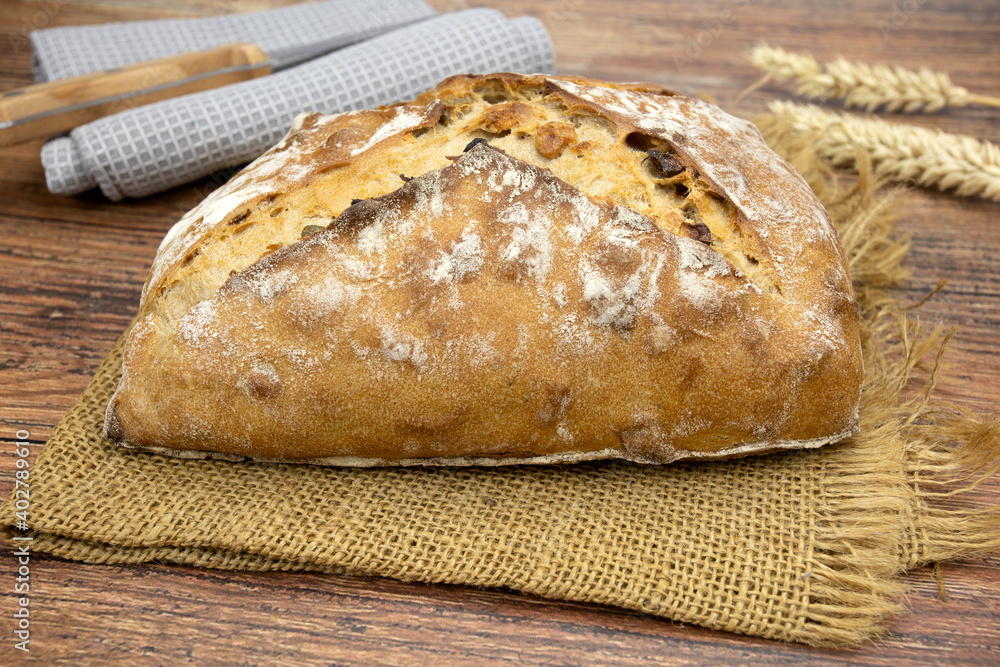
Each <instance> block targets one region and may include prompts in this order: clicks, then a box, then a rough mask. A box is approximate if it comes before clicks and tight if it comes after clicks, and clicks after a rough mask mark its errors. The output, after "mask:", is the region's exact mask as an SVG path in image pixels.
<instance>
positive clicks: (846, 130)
mask: <svg viewBox="0 0 1000 667" xmlns="http://www.w3.org/2000/svg"><path fill="white" fill-rule="evenodd" d="M768 110H769V111H770V112H771V114H773V115H774V116H775V118H777V119H778V120H779V121H781V122H787V123H789V124H791V126H792V127H793V128H794V129H795V131H796V132H798V133H811V134H814V135H815V142H816V146H817V149H818V151H819V153H820V154H821V155H822V156H824V157H826V158H827V159H829V160H830V161H831V162H833V164H835V165H838V166H853V164H854V162H855V159H856V156H857V152H858V150H862V151H864V152H865V153H866V154H867V155H868V156H869V158H870V160H871V163H872V167H873V170H874V172H875V176H876V177H877V178H880V179H887V180H892V181H897V182H903V183H916V184H917V185H922V186H924V187H929V188H937V189H938V190H952V189H954V191H955V193H957V194H959V195H963V196H977V195H978V196H980V197H984V198H986V199H992V200H995V201H1000V148H998V147H997V146H996V145H995V144H991V143H989V142H985V141H979V140H977V139H974V138H972V137H968V136H964V135H958V134H948V133H945V132H941V131H939V130H929V129H925V128H922V127H913V126H910V125H904V124H902V123H890V122H886V121H883V120H879V119H877V118H863V117H860V116H854V115H850V114H839V113H833V112H830V111H825V110H823V109H820V108H819V107H817V106H814V105H811V104H795V103H792V102H783V101H780V100H776V101H774V102H771V103H770V104H769V105H768Z"/></svg>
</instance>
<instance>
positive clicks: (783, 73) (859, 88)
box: [750, 44, 1000, 113]
mask: <svg viewBox="0 0 1000 667" xmlns="http://www.w3.org/2000/svg"><path fill="white" fill-rule="evenodd" d="M750 62H751V63H752V64H753V66H754V67H756V68H758V69H761V70H764V71H765V72H766V74H765V77H764V79H762V80H761V81H760V82H758V83H757V84H755V86H753V88H757V87H759V86H760V85H762V84H763V83H764V82H765V81H768V80H770V79H772V78H773V79H776V80H778V81H782V82H784V81H790V80H794V81H795V82H796V83H797V84H798V86H799V87H798V89H797V91H796V93H797V94H798V95H801V96H803V97H807V98H809V99H816V100H831V99H843V100H844V105H845V106H848V107H861V108H864V109H866V110H868V111H874V110H875V109H877V108H878V107H884V108H885V110H886V111H889V112H896V111H901V112H903V113H916V112H921V111H923V112H928V113H930V112H934V111H939V110H941V109H943V108H944V107H963V106H966V105H968V104H989V105H993V106H1000V99H995V98H992V97H986V96H984V95H973V94H972V93H970V92H969V91H968V90H967V89H966V88H963V87H961V86H956V85H955V84H953V83H952V82H951V78H950V77H949V76H948V75H947V74H946V73H944V72H936V71H933V70H931V69H928V68H926V67H921V68H920V69H919V70H918V71H913V70H908V69H904V68H902V67H889V66H887V65H868V64H866V63H857V62H851V61H848V60H845V59H844V58H837V59H836V60H834V61H833V62H830V63H826V64H824V65H821V64H820V63H819V62H817V61H816V59H815V58H813V57H812V56H811V55H809V54H804V53H789V52H788V51H785V50H784V49H782V48H780V47H775V46H768V45H766V44H761V45H758V46H756V47H755V48H754V49H753V51H752V52H751V54H750Z"/></svg>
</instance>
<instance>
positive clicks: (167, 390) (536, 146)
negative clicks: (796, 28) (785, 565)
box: [105, 74, 862, 465]
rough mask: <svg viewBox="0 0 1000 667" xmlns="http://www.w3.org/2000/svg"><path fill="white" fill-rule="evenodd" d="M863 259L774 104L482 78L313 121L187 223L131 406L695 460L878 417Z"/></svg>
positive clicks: (245, 438)
mask: <svg viewBox="0 0 1000 667" xmlns="http://www.w3.org/2000/svg"><path fill="white" fill-rule="evenodd" d="M861 380H862V361H861V350H860V342H859V332H858V308H857V304H856V303H855V301H854V299H853V297H852V292H851V283H850V278H849V276H848V272H847V267H846V262H845V258H844V255H843V251H842V250H841V248H840V246H839V243H838V238H837V235H836V233H835V231H834V229H833V228H832V226H831V224H830V221H829V218H828V216H827V214H826V212H825V211H824V209H823V207H822V206H821V205H820V203H819V202H818V201H817V199H816V198H815V197H814V195H813V194H812V193H811V192H810V190H809V188H808V186H807V185H806V183H805V182H804V181H803V179H802V178H801V177H800V176H799V175H798V174H796V173H795V172H794V171H793V170H792V168H791V167H790V166H789V165H788V164H787V163H786V162H784V161H783V160H781V159H780V158H779V157H778V156H777V155H775V154H774V153H773V152H772V151H771V150H770V149H769V148H768V147H767V146H766V145H765V144H764V142H763V140H762V139H761V136H760V134H759V133H758V132H757V131H756V129H755V128H754V127H753V126H752V125H750V124H749V123H747V122H745V121H742V120H739V119H736V118H733V117H731V116H729V115H727V114H725V113H724V112H722V111H720V110H719V109H718V108H716V107H714V106H712V105H710V104H707V103H705V102H702V101H699V100H695V99H691V98H688V97H685V96H683V95H680V94H677V93H674V92H672V91H669V90H664V89H661V88H657V87H654V86H646V85H614V84H609V83H604V82H599V81H594V80H588V79H582V78H571V77H546V76H520V75H513V74H496V75H489V76H459V77H453V78H451V79H448V80H446V81H444V82H443V83H441V84H440V85H439V86H438V87H437V88H435V89H434V90H431V91H429V92H427V93H425V94H423V95H421V96H420V97H419V98H417V99H416V100H414V101H413V102H410V103H405V104H399V105H395V106H392V107H388V108H380V109H376V110H366V111H357V112H350V113H345V114H341V115H338V116H323V115H318V114H305V115H302V116H300V117H299V118H298V119H296V121H295V124H294V126H293V127H292V129H291V131H290V133H289V134H288V136H287V137H286V138H285V139H284V140H282V141H281V142H280V143H279V144H278V145H277V146H275V147H274V148H273V149H271V150H270V151H269V152H268V153H266V154H265V155H263V156H262V157H261V158H260V159H258V160H257V161H256V162H254V163H253V164H251V165H250V166H248V167H247V168H246V169H244V170H243V171H242V172H241V173H240V174H239V175H237V176H236V177H234V178H233V179H232V180H231V181H230V182H229V183H227V184H226V185H225V186H223V187H221V188H219V190H217V191H216V192H215V193H213V194H212V195H211V196H209V197H208V198H207V199H206V200H205V201H204V202H202V203H201V204H200V205H199V206H197V207H196V208H195V209H193V210H192V211H191V212H189V213H188V214H187V215H186V216H184V218H183V219H182V220H181V221H180V222H179V223H178V224H177V225H176V226H175V227H174V228H173V229H172V230H171V231H170V233H169V234H168V236H167V237H166V238H165V239H164V241H163V243H162V245H161V247H160V250H159V253H158V254H157V257H156V260H155V263H154V265H153V268H152V271H151V273H150V275H149V279H148V280H147V282H146V285H145V287H144V290H143V294H142V303H141V309H140V314H139V319H138V323H137V324H136V326H135V328H134V330H133V331H132V333H131V335H130V337H129V339H128V343H127V346H126V349H125V357H124V362H123V368H122V379H121V382H120V384H119V386H118V389H117V391H116V393H115V395H114V397H113V398H112V400H111V402H110V404H109V406H108V410H107V417H106V423H105V433H106V435H107V437H108V438H109V439H110V440H111V441H112V442H115V443H117V444H120V445H123V446H126V447H130V448H136V449H145V450H152V451H156V452H162V453H166V454H171V455H176V456H196V457H201V456H214V457H223V458H237V459H242V458H245V457H247V458H254V459H271V460H291V461H302V462H314V463H325V464H334V465H394V464H401V465H494V464H512V463H549V462H569V461H581V460H588V459H599V458H622V459H628V460H631V461H636V462H642V463H667V462H670V461H674V460H677V459H684V458H724V457H730V456H738V455H744V454H749V453H754V452H768V451H775V450H779V449H787V448H797V447H815V446H819V445H822V444H824V443H828V442H832V441H835V440H838V439H841V438H843V437H845V436H847V435H850V434H851V433H853V432H854V431H855V430H856V429H857V423H858V420H857V409H858V399H859V395H860V391H861Z"/></svg>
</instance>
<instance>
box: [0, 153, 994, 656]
mask: <svg viewBox="0 0 1000 667" xmlns="http://www.w3.org/2000/svg"><path fill="white" fill-rule="evenodd" d="M788 150H791V149H790V148H789V149H788ZM800 157H801V156H800ZM798 166H799V167H800V169H803V170H804V171H806V172H807V176H809V177H810V181H811V182H812V184H813V186H814V188H817V190H819V191H821V194H822V195H823V196H824V199H825V200H826V201H827V204H828V205H829V206H830V210H831V214H832V215H833V217H834V219H835V220H837V221H838V222H839V223H840V228H841V233H842V235H843V236H844V238H845V246H846V247H847V251H848V254H849V256H851V257H852V258H853V259H855V260H857V261H856V263H855V265H854V266H852V270H854V271H855V276H856V278H857V279H858V280H860V281H861V282H860V283H858V284H857V286H858V296H859V300H860V301H861V303H862V307H863V313H864V322H865V328H864V338H863V340H864V345H865V355H866V356H865V361H866V368H867V369H868V370H867V374H868V377H867V379H866V385H865V391H864V396H863V403H862V414H861V419H862V427H863V431H862V433H861V434H860V435H859V436H857V437H855V438H852V439H850V440H849V441H847V442H845V443H842V444H839V445H836V446H831V447H825V448H823V449H820V450H816V451H808V452H793V453H785V454H778V455H771V456H765V457H753V458H747V459H742V460H738V461H728V462H716V463H695V464H679V465H671V466H638V465H631V464H624V463H618V462H599V463H589V464H582V465H569V466H538V467H531V466H523V467H515V468H492V469H480V468H440V469H422V468H421V469H344V468H322V467H314V466H296V465H281V464H267V463H232V462H224V461H203V460H182V459H172V458H166V457H162V456H158V455H151V454H145V453H136V452H129V451H124V450H119V449H116V448H114V447H113V446H111V445H110V444H108V443H107V442H106V441H104V439H103V438H102V437H101V435H100V431H101V425H102V422H103V414H104V408H105V406H106V405H107V401H108V399H109V398H110V396H111V393H112V391H113V390H114V387H115V385H116V383H117V380H118V376H119V373H120V363H121V350H122V346H123V343H124V338H125V336H124V335H123V336H122V338H121V339H120V340H119V341H118V343H117V344H116V345H115V347H114V349H113V350H112V351H111V353H110V354H109V355H108V357H107V358H106V359H105V361H104V362H103V364H102V365H101V367H100V369H99V371H98V372H97V374H96V375H95V377H94V379H93V380H92V382H91V384H90V386H89V387H88V389H87V390H86V391H85V392H84V394H83V395H82V396H81V398H80V399H79V401H78V402H77V403H76V405H75V406H74V407H73V408H72V409H71V410H70V412H69V413H68V414H67V415H66V417H65V418H64V419H63V420H62V421H61V422H60V424H59V425H58V426H57V427H56V429H55V430H54V432H53V435H52V438H51V440H50V441H49V443H48V444H47V445H46V446H45V448H44V450H43V451H42V453H41V454H40V455H39V457H38V459H37V461H36V462H35V464H34V465H33V466H32V468H31V493H32V504H31V515H30V525H31V529H32V531H33V533H34V536H35V540H34V542H33V549H35V550H37V551H45V552H48V553H51V554H54V555H57V556H61V557H64V558H70V559H74V560H81V561H86V562H96V563H141V562H148V561H153V560H156V561H168V562H177V563H185V564H192V565H197V566H202V567H212V568H239V569H256V570H266V569H278V570H318V571H326V572H334V573H348V574H363V575H377V576H386V577H394V578H398V579H402V580H413V581H424V582H447V583H452V584H466V585H475V586H498V587H506V588H510V589H514V590H518V591H523V592H526V593H531V594H535V595H539V596H544V597H551V598H557V599H565V600H576V601H587V602H594V603H599V604H605V605H614V606H618V607H623V608H627V609H633V610H638V611H642V612H646V613H649V614H654V615H658V616H663V617H667V618H671V619H674V620H678V621H683V622H689V623H695V624H699V625H704V626H707V627H710V628H716V629H722V630H728V631H733V632H739V633H744V634H752V635H759V636H763V637H770V638H776V639H784V640H790V641H800V642H807V643H811V644H820V645H843V644H851V643H857V642H858V641H862V640H864V639H865V638H867V637H870V636H872V635H875V634H877V633H879V632H880V631H881V629H882V628H883V627H884V626H883V622H884V619H885V617H886V616H887V615H889V614H892V613H896V612H899V611H900V610H901V607H900V606H899V604H898V602H897V600H898V597H899V596H900V595H901V594H902V592H903V590H904V589H903V587H902V584H900V583H899V581H898V575H899V574H900V573H901V572H902V571H903V570H904V569H906V568H909V567H913V566H914V565H917V564H920V563H923V562H928V561H931V560H934V559H937V558H943V557H960V556H965V555H970V554H974V553H977V552H981V551H983V550H986V549H994V548H996V547H997V546H998V544H1000V531H998V530H997V525H998V522H997V515H996V512H995V511H993V512H992V513H987V514H977V515H976V517H978V518H977V519H975V521H973V522H972V523H969V521H965V522H964V523H962V529H961V531H951V532H950V531H949V528H948V526H949V525H951V524H954V523H955V521H956V517H955V516H954V515H951V514H947V513H946V514H941V513H935V512H936V511H935V510H932V509H930V508H929V507H928V503H927V498H926V497H925V496H924V495H922V493H921V492H920V491H919V490H917V489H916V488H915V486H914V484H913V483H912V481H913V480H912V476H913V474H914V472H915V471H917V470H919V471H921V474H922V475H923V478H924V479H925V480H926V479H927V478H928V476H930V475H934V474H941V475H945V476H946V474H948V473H950V472H953V471H956V470H959V469H960V468H961V467H962V461H963V460H965V459H968V458H969V457H972V458H976V460H977V461H978V463H979V464H982V462H983V457H984V456H985V455H984V454H982V452H984V451H987V450H988V448H987V447H986V446H985V445H989V444H990V443H993V446H995V444H996V442H997V429H996V425H995V424H993V423H988V422H977V421H975V419H973V418H972V417H968V416H964V417H960V416H955V415H953V414H952V415H951V416H948V417H941V416H935V415H936V414H937V413H932V409H931V407H930V406H929V404H928V403H926V401H924V402H918V403H915V404H904V403H902V402H901V400H900V398H899V388H900V387H901V386H902V385H903V384H905V379H906V376H907V374H908V373H909V371H910V370H911V369H912V367H913V366H914V365H915V364H916V359H918V358H920V357H924V356H926V354H927V353H928V351H933V350H934V349H935V346H936V345H937V344H938V340H937V338H936V336H934V335H932V336H924V337H921V338H920V339H919V341H917V340H913V339H910V336H909V334H907V331H909V330H908V329H907V326H908V325H907V323H906V319H905V318H900V317H899V313H898V310H897V309H894V307H893V305H892V302H891V301H888V300H886V298H885V296H884V293H883V292H881V291H879V290H878V289H876V287H877V286H878V285H877V284H878V283H879V282H880V281H881V282H891V279H892V274H893V272H894V271H896V270H897V269H898V259H899V252H898V248H897V247H896V246H893V245H892V242H891V241H890V240H888V236H886V234H887V233H888V232H887V229H888V228H887V227H885V226H884V225H883V227H879V225H880V224H882V223H884V222H885V220H886V219H887V218H886V216H885V215H883V213H884V211H883V210H882V208H880V207H882V204H881V203H879V202H876V201H873V200H871V199H870V189H871V185H872V184H870V183H869V184H867V185H866V186H864V187H862V188H860V189H858V188H856V189H855V190H854V191H853V192H852V193H849V195H848V196H843V195H835V194H834V193H833V192H832V191H830V192H826V191H824V190H823V188H824V186H823V183H824V182H823V181H822V180H821V179H820V177H819V176H818V175H817V174H818V173H819V172H815V173H812V174H810V173H809V169H807V168H805V167H803V166H802V164H799V165H798ZM806 166H808V164H807V165H806ZM813 167H814V171H815V169H818V167H817V166H816V165H813ZM866 253H867V254H866ZM865 281H867V282H865ZM911 333H912V331H911ZM935 409H936V408H935ZM949 414H951V413H949ZM915 416H919V417H920V418H919V419H914V418H913V417H915ZM956 420H957V421H956ZM958 422H961V429H960V428H958V427H957V426H956V424H957V423H958ZM914 429H916V430H914ZM921 429H922V430H921ZM962 429H964V430H962ZM957 433H962V434H965V435H963V436H962V441H958V437H959V436H957V435H956V434H957ZM969 434H971V435H969ZM966 436H967V437H966ZM970 443H971V444H970ZM984 443H985V445H984ZM973 450H974V451H973ZM970 451H971V452H972V453H970ZM947 452H952V454H947ZM963 456H964V457H965V459H963V458H962V457H963ZM993 456H994V457H995V454H994V455H993ZM977 457H978V458H977ZM980 467H981V465H980ZM987 467H988V466H987ZM0 511H2V512H3V514H2V517H3V525H5V526H7V528H6V532H7V534H8V535H10V534H12V533H13V528H12V526H13V524H14V518H13V517H14V507H13V504H12V502H11V500H10V499H9V500H8V501H7V503H6V504H5V505H4V507H3V508H2V510H0ZM965 519H968V517H965ZM976 521H978V523H976ZM959 533H960V536H959V537H958V538H956V535H957V534H959ZM943 544H944V545H947V546H941V545H943Z"/></svg>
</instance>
